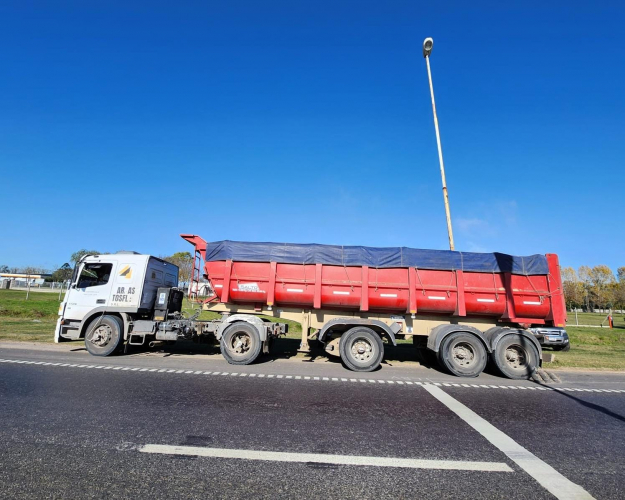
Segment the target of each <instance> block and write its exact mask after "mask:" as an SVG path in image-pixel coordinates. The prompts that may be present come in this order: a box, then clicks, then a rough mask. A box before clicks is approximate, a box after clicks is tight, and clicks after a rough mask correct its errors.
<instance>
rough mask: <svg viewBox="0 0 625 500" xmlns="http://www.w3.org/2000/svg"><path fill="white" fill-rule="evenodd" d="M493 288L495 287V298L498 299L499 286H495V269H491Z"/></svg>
mask: <svg viewBox="0 0 625 500" xmlns="http://www.w3.org/2000/svg"><path fill="white" fill-rule="evenodd" d="M493 288H494V289H495V300H496V301H499V288H497V280H496V279H495V271H493Z"/></svg>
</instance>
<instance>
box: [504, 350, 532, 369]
mask: <svg viewBox="0 0 625 500" xmlns="http://www.w3.org/2000/svg"><path fill="white" fill-rule="evenodd" d="M505 354H506V363H507V364H508V366H509V367H510V368H512V369H514V370H524V369H526V368H527V353H526V352H525V349H523V348H522V347H521V346H520V345H516V344H514V345H511V346H508V347H507V348H506V353H505Z"/></svg>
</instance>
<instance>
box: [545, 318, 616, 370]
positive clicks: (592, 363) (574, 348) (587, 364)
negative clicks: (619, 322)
mask: <svg viewBox="0 0 625 500" xmlns="http://www.w3.org/2000/svg"><path fill="white" fill-rule="evenodd" d="M566 331H567V333H568V334H569V340H570V342H571V350H570V351H567V352H562V351H554V354H555V360H554V362H553V363H545V364H544V367H545V368H586V369H603V370H625V329H621V328H614V329H609V328H583V327H574V326H570V327H567V328H566ZM545 352H552V351H550V350H547V349H545Z"/></svg>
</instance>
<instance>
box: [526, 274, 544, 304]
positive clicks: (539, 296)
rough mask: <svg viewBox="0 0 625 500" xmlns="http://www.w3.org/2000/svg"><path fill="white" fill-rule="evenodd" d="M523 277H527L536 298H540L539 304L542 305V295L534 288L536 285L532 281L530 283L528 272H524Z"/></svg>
mask: <svg viewBox="0 0 625 500" xmlns="http://www.w3.org/2000/svg"><path fill="white" fill-rule="evenodd" d="M525 277H526V278H527V281H529V284H530V285H532V288H533V289H534V291H535V292H536V295H538V300H540V304H541V305H542V303H543V300H544V297H543V296H542V295H541V294H540V292H539V291H538V290H536V287H535V286H534V283H532V280H531V279H530V277H529V274H526V275H525Z"/></svg>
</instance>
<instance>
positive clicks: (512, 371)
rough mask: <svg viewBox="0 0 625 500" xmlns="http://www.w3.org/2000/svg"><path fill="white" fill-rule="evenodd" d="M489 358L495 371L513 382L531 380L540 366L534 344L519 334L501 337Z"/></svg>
mask: <svg viewBox="0 0 625 500" xmlns="http://www.w3.org/2000/svg"><path fill="white" fill-rule="evenodd" d="M491 356H492V361H493V363H494V364H495V366H496V367H497V370H499V372H500V373H501V374H502V375H503V376H504V377H507V378H510V379H514V380H527V379H529V378H531V377H532V375H534V373H535V372H536V370H538V366H539V364H540V357H539V356H540V355H539V353H538V349H536V346H535V345H534V343H533V342H532V341H531V340H530V339H529V338H527V337H525V336H524V335H519V334H511V335H506V336H505V337H503V338H502V339H501V340H500V341H499V342H498V343H497V347H496V348H495V351H494V352H493V353H492V355H491Z"/></svg>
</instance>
